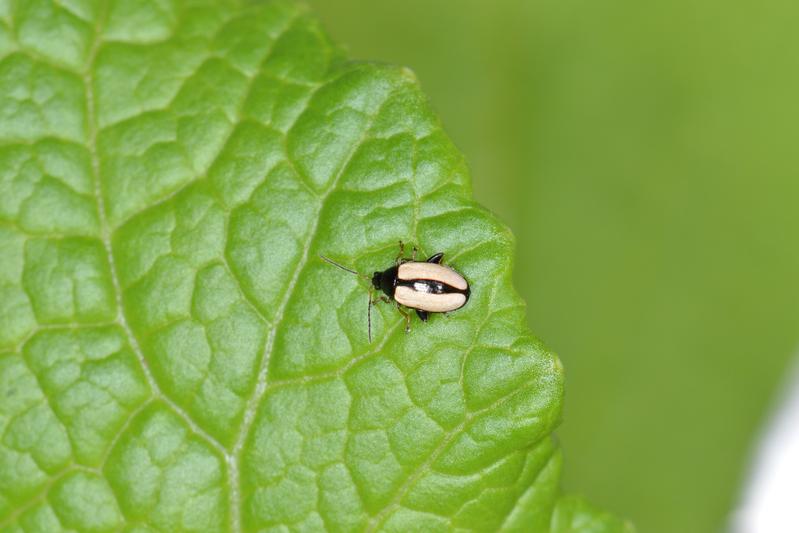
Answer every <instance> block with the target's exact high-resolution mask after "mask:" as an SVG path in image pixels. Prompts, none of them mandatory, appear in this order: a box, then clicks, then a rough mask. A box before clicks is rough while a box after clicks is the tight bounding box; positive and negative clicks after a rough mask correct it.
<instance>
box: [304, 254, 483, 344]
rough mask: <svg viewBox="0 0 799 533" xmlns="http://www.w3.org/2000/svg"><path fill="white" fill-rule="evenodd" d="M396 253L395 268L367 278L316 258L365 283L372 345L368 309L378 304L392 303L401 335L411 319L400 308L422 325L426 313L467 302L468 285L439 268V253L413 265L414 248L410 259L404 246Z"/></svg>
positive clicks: (448, 271) (370, 321) (330, 261)
mask: <svg viewBox="0 0 799 533" xmlns="http://www.w3.org/2000/svg"><path fill="white" fill-rule="evenodd" d="M399 244H400V253H399V255H398V256H397V259H396V261H395V264H394V265H393V266H391V267H389V268H387V269H385V270H383V271H381V272H375V273H374V275H372V277H371V278H369V277H368V276H365V275H363V274H360V273H358V272H356V271H355V270H352V269H350V268H347V267H345V266H343V265H340V264H339V263H336V262H335V261H333V260H332V259H329V258H327V257H325V256H323V255H322V256H320V257H321V258H322V259H324V260H325V261H327V262H328V263H330V264H332V265H335V266H337V267H339V268H341V269H342V270H346V271H347V272H350V273H352V274H355V275H357V276H360V277H362V278H365V279H367V280H369V281H370V282H371V284H372V286H371V287H370V288H369V307H368V312H367V323H368V331H369V342H372V306H373V305H375V304H376V303H377V302H378V301H383V302H386V303H390V302H394V304H395V305H396V306H397V310H398V311H399V312H400V313H401V314H402V316H404V317H405V332H406V333H407V332H408V331H410V329H411V315H410V314H409V313H408V312H407V311H405V310H404V309H403V307H406V308H409V309H413V310H415V311H416V314H417V315H418V316H419V318H421V319H422V321H424V322H427V319H428V315H429V313H448V312H450V311H455V310H456V309H460V308H461V307H463V306H464V305H466V302H468V301H469V294H470V293H471V291H470V289H469V283H468V282H467V281H466V278H464V277H463V276H462V275H460V274H459V273H458V272H456V271H455V270H453V269H452V268H450V267H448V266H445V265H442V264H441V260H442V259H443V257H444V253H443V252H439V253H437V254H435V255H433V256H431V257H429V258H428V259H427V261H416V248H414V249H413V256H412V257H411V258H410V259H408V258H406V257H404V253H405V252H404V249H405V247H404V245H403V243H402V241H400V243H399ZM375 290H378V291H383V293H384V294H385V296H381V297H380V298H378V299H375V298H373V297H372V296H373V294H372V293H373V291H375Z"/></svg>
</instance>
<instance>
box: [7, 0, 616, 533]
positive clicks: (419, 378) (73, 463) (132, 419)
mask: <svg viewBox="0 0 799 533" xmlns="http://www.w3.org/2000/svg"><path fill="white" fill-rule="evenodd" d="M469 194H470V193H469V186H468V177H467V173H466V170H465V165H464V162H463V159H462V157H461V156H460V155H459V154H458V152H457V151H456V149H455V148H454V147H453V146H452V144H451V143H450V141H449V140H448V139H447V137H446V136H445V135H444V133H443V132H442V129H441V126H440V124H439V123H438V122H437V120H436V119H435V117H434V116H433V114H432V113H431V112H430V110H429V108H428V106H427V103H426V102H425V99H424V97H423V95H422V94H421V92H420V90H419V88H418V86H417V83H416V81H415V80H414V78H413V75H412V74H411V73H409V72H408V71H406V70H403V69H399V68H394V67H388V66H377V65H372V64H357V63H350V62H346V61H345V60H344V58H343V56H342V54H341V52H340V50H339V49H338V48H337V47H335V46H334V45H332V44H331V43H330V42H329V41H328V39H327V37H326V36H325V34H324V33H323V32H322V31H321V30H320V29H319V27H318V24H317V22H316V21H315V20H314V19H313V18H311V17H309V16H308V15H307V14H306V13H305V12H304V10H303V9H301V8H298V7H297V6H295V5H294V4H291V3H284V2H277V3H268V4H264V5H260V6H239V5H233V4H231V5H227V4H219V3H214V2H208V3H206V2H200V1H198V2H188V3H186V5H184V4H182V3H178V2H170V1H168V0H159V1H156V0H153V1H145V2H124V1H120V2H112V3H99V4H98V3H93V2H88V1H81V0H69V1H62V2H48V1H44V0H30V1H28V0H26V1H19V2H8V1H0V528H2V529H7V530H9V531H57V530H79V531H118V530H121V529H126V530H131V531H133V530H135V531H156V530H157V531H180V530H186V531H223V530H270V529H274V530H278V529H279V530H308V531H310V530H323V529H327V530H331V531H359V530H384V531H436V530H450V529H461V530H484V531H493V530H498V529H505V530H518V531H548V530H550V528H552V529H553V530H554V531H558V532H562V531H573V530H574V531H614V530H618V529H621V528H623V527H624V526H623V525H622V524H620V523H618V522H616V521H614V520H613V519H612V518H610V517H606V516H604V515H601V514H598V513H594V512H592V511H589V510H587V508H586V507H584V506H582V507H581V504H580V503H579V502H576V503H575V502H574V501H572V500H563V499H560V500H559V498H560V494H559V489H558V477H559V470H560V458H559V455H558V453H557V451H556V448H555V446H554V444H553V442H552V440H551V436H550V434H551V432H552V430H553V428H554V426H555V425H556V424H557V422H558V419H559V412H560V403H561V394H562V373H561V368H560V366H559V363H558V361H557V359H556V358H555V357H554V356H553V355H551V354H549V353H547V352H546V351H545V350H544V349H543V348H542V347H541V346H540V345H539V344H538V342H537V341H536V340H535V339H534V338H533V337H532V336H531V335H530V334H529V332H528V331H527V330H526V327H525V325H524V311H523V305H522V303H521V302H520V301H519V299H518V298H517V296H516V295H515V293H514V292H513V290H512V287H511V282H510V257H511V246H512V241H511V237H510V235H509V233H508V231H507V230H506V229H505V228H504V227H503V226H502V225H500V224H499V223H498V222H497V221H496V220H494V219H493V218H492V217H491V216H490V215H489V214H488V213H486V212H485V211H483V210H481V209H480V208H479V207H477V206H476V205H475V204H473V203H472V201H471V200H470V196H469ZM399 239H404V240H406V241H410V242H413V243H418V244H419V246H420V247H421V249H422V250H423V251H425V252H434V251H440V250H441V251H445V252H447V256H446V259H447V260H448V261H449V262H450V264H454V265H456V266H457V268H458V269H459V270H460V271H462V272H463V273H464V274H465V275H466V277H467V278H468V279H470V280H471V281H472V289H473V294H472V299H471V301H470V302H469V304H468V306H467V307H465V308H464V309H463V310H461V311H459V312H457V313H454V314H452V315H451V316H450V317H443V316H436V317H434V318H433V319H431V321H430V322H429V323H428V324H417V325H416V328H415V330H414V331H413V332H412V333H411V334H410V335H405V334H404V333H403V331H402V321H401V318H400V316H399V315H398V314H397V313H396V312H395V311H394V310H392V309H391V308H389V307H384V308H381V309H378V311H377V312H376V313H375V315H374V324H373V326H374V334H375V342H374V343H373V344H369V343H368V342H367V337H366V329H365V326H366V325H365V314H366V291H365V287H364V285H363V284H362V283H361V282H360V281H359V280H358V279H356V278H355V277H353V276H349V275H347V274H346V273H343V272H341V271H339V270H337V269H334V268H332V267H330V266H329V265H327V264H324V263H322V262H320V261H319V260H318V259H317V254H318V253H326V254H329V255H331V256H333V257H335V258H337V259H339V260H341V261H344V262H346V263H348V264H351V265H353V266H355V267H356V268H358V269H359V270H361V271H363V272H371V271H373V270H375V269H382V268H385V267H386V266H388V265H389V264H391V262H392V260H393V258H394V257H395V255H396V242H397V241H398V240H399Z"/></svg>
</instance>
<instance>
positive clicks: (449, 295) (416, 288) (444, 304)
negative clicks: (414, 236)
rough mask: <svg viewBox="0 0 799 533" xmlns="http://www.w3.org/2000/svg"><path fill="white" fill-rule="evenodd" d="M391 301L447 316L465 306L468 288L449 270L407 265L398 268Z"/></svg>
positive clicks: (462, 279)
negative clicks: (446, 314)
mask: <svg viewBox="0 0 799 533" xmlns="http://www.w3.org/2000/svg"><path fill="white" fill-rule="evenodd" d="M394 299H395V300H396V301H397V303H399V304H401V305H404V306H406V307H411V308H413V309H420V310H422V311H429V312H431V313H446V312H448V311H455V310H456V309H460V308H461V307H463V306H464V305H465V304H466V302H467V301H468V299H469V284H468V283H467V282H466V279H464V277H463V276H461V275H460V274H458V273H457V272H455V271H454V270H452V269H451V268H448V267H445V266H442V265H439V264H435V263H418V262H415V261H413V262H411V261H409V262H407V263H402V264H400V265H399V268H398V270H397V284H396V288H395V289H394Z"/></svg>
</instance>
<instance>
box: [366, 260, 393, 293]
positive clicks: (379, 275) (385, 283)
mask: <svg viewBox="0 0 799 533" xmlns="http://www.w3.org/2000/svg"><path fill="white" fill-rule="evenodd" d="M372 285H374V287H375V289H377V290H380V291H383V292H384V293H385V294H386V296H388V297H389V298H393V297H394V288H395V287H396V286H397V267H396V266H393V267H391V268H387V269H386V270H384V271H383V272H375V274H374V276H372Z"/></svg>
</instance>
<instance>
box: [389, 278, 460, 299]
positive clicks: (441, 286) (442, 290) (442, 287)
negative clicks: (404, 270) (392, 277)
mask: <svg viewBox="0 0 799 533" xmlns="http://www.w3.org/2000/svg"><path fill="white" fill-rule="evenodd" d="M420 281H421V282H423V283H426V284H428V285H430V286H431V287H432V288H433V291H432V292H429V293H426V294H453V293H460V294H466V295H467V297H468V292H469V289H466V290H461V289H457V288H455V287H453V286H452V285H447V284H446V283H441V282H440V281H433V280H430V279H424V278H419V279H399V278H398V279H397V285H396V286H397V287H399V286H402V287H408V288H410V289H414V290H415V288H414V286H413V285H414V283H418V282H420Z"/></svg>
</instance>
